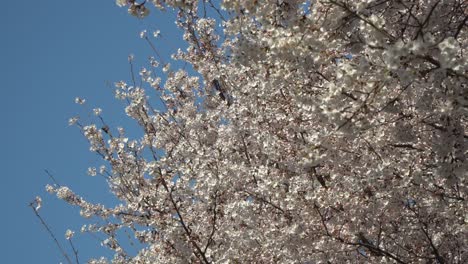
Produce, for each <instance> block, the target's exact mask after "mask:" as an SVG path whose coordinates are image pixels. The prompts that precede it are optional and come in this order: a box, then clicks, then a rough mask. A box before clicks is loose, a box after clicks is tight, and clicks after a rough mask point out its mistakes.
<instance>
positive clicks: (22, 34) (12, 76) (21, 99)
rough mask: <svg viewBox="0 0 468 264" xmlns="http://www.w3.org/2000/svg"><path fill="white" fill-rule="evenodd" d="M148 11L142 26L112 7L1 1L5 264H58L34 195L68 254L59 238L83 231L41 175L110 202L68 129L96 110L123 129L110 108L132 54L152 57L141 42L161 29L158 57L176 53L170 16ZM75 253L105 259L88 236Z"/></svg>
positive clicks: (106, 3) (94, 159) (103, 1)
mask: <svg viewBox="0 0 468 264" xmlns="http://www.w3.org/2000/svg"><path fill="white" fill-rule="evenodd" d="M152 11H153V14H151V16H150V17H149V18H147V19H145V20H143V21H142V20H139V19H136V18H134V17H131V16H130V15H128V14H127V12H126V9H125V8H119V7H117V6H116V5H115V2H114V0H80V1H63V0H46V1H37V0H22V1H2V8H1V9H0V21H1V23H0V33H1V38H0V55H1V56H0V58H1V64H0V67H1V68H0V76H1V81H2V82H1V86H0V87H1V88H0V89H1V97H2V99H3V100H2V102H1V104H0V115H1V125H0V140H1V145H2V148H1V152H0V157H1V159H0V165H1V170H0V177H1V180H2V181H1V184H0V198H1V202H2V206H1V210H0V212H1V215H0V223H1V227H2V228H3V231H2V236H1V239H0V243H1V245H0V253H1V255H0V260H1V262H2V263H60V262H61V261H63V259H62V257H61V255H60V253H59V251H58V250H57V249H56V247H55V245H54V243H53V241H52V239H51V238H50V237H49V236H48V234H47V233H46V231H45V230H44V228H43V227H42V226H41V225H40V223H39V221H38V219H37V218H36V217H35V216H34V214H33V212H32V210H31V209H30V208H29V207H28V203H29V202H30V201H32V200H33V199H34V197H35V196H36V195H40V196H41V197H42V198H43V208H42V209H41V210H40V212H41V214H42V216H43V217H44V219H45V220H46V221H47V223H48V224H49V225H50V226H51V228H52V230H53V231H54V232H55V234H56V236H57V237H58V238H59V240H60V241H61V242H62V243H63V244H64V245H65V246H66V245H67V244H66V241H65V239H64V232H65V230H66V229H67V228H70V229H73V230H76V231H79V229H80V227H81V225H82V224H84V223H86V221H85V220H83V219H82V218H81V217H80V216H79V210H78V208H73V207H70V206H68V205H67V204H65V202H63V201H60V200H58V199H56V198H55V197H54V196H52V195H50V194H47V193H46V192H45V190H44V186H45V185H46V184H47V183H51V180H50V179H49V178H48V176H47V175H46V173H45V172H44V169H47V170H49V171H50V172H51V173H52V174H53V175H54V176H55V178H56V179H57V180H58V181H59V183H60V184H62V185H67V186H70V187H71V188H72V189H73V190H74V191H75V192H76V193H78V194H82V195H83V196H84V197H86V198H87V199H88V200H89V201H91V202H101V201H103V202H107V203H110V204H111V203H112V202H113V201H112V199H111V198H110V197H111V196H110V195H109V193H108V191H107V187H106V183H105V181H104V180H103V179H102V178H100V177H90V176H88V175H87V174H86V171H87V168H88V167H90V166H99V165H101V160H100V158H99V157H98V156H97V155H94V154H93V153H91V152H90V151H89V146H88V143H87V142H86V140H85V139H84V138H83V136H82V135H81V134H80V132H79V130H78V128H76V127H69V126H68V119H69V118H70V117H72V116H74V115H76V114H80V115H81V116H83V115H84V117H85V119H86V116H87V115H88V113H89V112H90V111H91V109H92V108H94V107H101V108H102V109H103V116H104V117H108V121H109V123H110V126H111V127H115V126H118V125H124V126H125V125H126V124H127V123H128V122H129V121H128V120H127V119H125V118H124V114H123V109H124V107H123V103H122V102H120V101H118V100H116V99H114V93H113V83H115V82H117V81H119V80H125V81H129V80H130V71H129V65H128V61H127V57H128V55H129V54H131V53H133V54H135V58H136V64H137V65H142V64H144V63H146V58H147V57H148V56H150V55H152V53H151V50H150V48H149V46H148V45H147V44H146V42H145V41H144V40H142V39H140V38H139V32H140V31H141V30H142V29H145V28H148V29H156V28H158V29H160V30H161V33H162V36H163V40H161V41H160V42H156V46H157V48H158V50H159V52H160V53H161V54H166V55H168V54H170V53H171V51H175V50H176V47H178V46H181V45H182V44H181V42H180V40H178V39H180V34H179V33H178V32H177V30H175V26H174V14H170V13H169V14H166V15H161V14H155V12H154V10H153V9H152ZM171 18H172V19H171ZM166 59H167V57H166ZM138 68H139V67H138V66H137V69H138ZM77 96H79V97H83V98H85V99H87V102H86V105H85V109H86V110H83V108H82V107H81V106H79V105H76V104H75V103H74V98H75V97H77ZM75 245H76V247H77V248H78V250H79V256H80V260H81V262H82V263H85V262H86V261H87V260H88V259H89V258H90V257H92V256H96V257H97V256H100V255H103V254H106V253H107V255H109V254H108V251H107V250H106V249H104V248H102V247H101V246H100V245H99V241H97V240H96V239H93V238H92V237H90V236H89V235H87V234H79V232H77V235H76V240H75Z"/></svg>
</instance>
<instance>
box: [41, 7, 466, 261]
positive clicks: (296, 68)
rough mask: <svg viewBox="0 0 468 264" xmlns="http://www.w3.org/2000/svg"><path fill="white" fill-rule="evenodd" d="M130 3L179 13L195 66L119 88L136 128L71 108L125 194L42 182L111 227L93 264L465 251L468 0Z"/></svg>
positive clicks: (429, 257) (453, 257)
mask: <svg viewBox="0 0 468 264" xmlns="http://www.w3.org/2000/svg"><path fill="white" fill-rule="evenodd" d="M118 4H119V5H120V6H125V7H126V8H129V12H130V13H131V14H133V15H135V16H138V17H143V16H147V15H148V14H149V10H150V8H151V9H152V8H159V9H171V8H172V9H174V10H176V12H177V17H176V23H177V25H178V27H179V28H180V29H182V30H183V32H184V36H183V37H184V40H185V41H186V43H187V45H188V48H187V49H186V50H184V51H182V50H179V51H178V52H177V53H176V54H174V55H173V58H174V59H175V60H181V61H184V62H187V63H188V64H190V65H191V66H192V67H193V69H194V70H193V71H186V70H183V69H175V70H173V69H171V68H170V65H169V64H168V63H164V66H165V68H164V72H165V73H166V74H165V76H159V77H158V76H156V75H155V74H154V70H153V69H151V68H150V69H146V68H144V69H142V70H141V71H140V74H139V77H138V78H141V83H142V85H140V84H139V83H140V82H139V81H135V79H134V80H133V81H129V83H126V82H123V81H121V82H119V83H117V85H116V94H117V96H118V98H120V99H122V100H124V101H126V102H127V103H128V105H127V107H126V108H125V111H126V113H127V115H128V116H129V117H131V118H133V119H134V120H135V121H136V122H137V123H138V125H139V126H140V127H141V128H142V129H143V131H144V136H142V137H141V138H134V139H129V138H128V137H127V136H126V134H125V132H124V130H123V129H121V128H119V129H114V128H110V127H109V126H107V125H106V124H105V123H102V122H101V123H99V122H98V123H96V124H86V125H84V124H81V123H80V121H78V122H77V120H72V121H73V123H75V122H76V124H77V125H78V126H79V127H80V129H81V130H82V132H83V134H84V136H86V138H87V139H88V140H89V142H90V145H91V150H92V151H94V152H96V153H97V154H98V155H100V156H101V157H102V159H103V167H101V168H100V169H90V173H91V174H96V173H99V174H102V175H104V176H105V177H106V178H107V181H108V183H109V187H110V189H111V191H112V193H113V194H114V195H115V197H116V198H117V199H118V200H119V201H120V202H121V203H120V204H119V205H117V206H115V207H112V208H107V207H104V206H102V205H100V204H93V203H90V202H87V201H86V200H85V199H84V198H81V197H79V196H78V195H77V194H75V193H73V192H72V191H71V190H70V189H69V188H67V187H64V186H57V185H50V186H48V190H49V191H50V192H52V193H56V194H57V196H58V197H59V198H61V199H63V200H65V201H66V202H68V203H70V204H72V205H76V206H79V207H80V208H81V212H82V215H83V216H85V217H91V216H97V217H99V218H102V219H104V220H105V221H104V222H105V223H107V224H101V225H89V226H87V227H85V228H84V230H85V231H91V232H101V233H103V234H105V235H106V236H107V237H108V238H107V239H106V240H105V241H104V244H105V245H106V246H107V247H109V248H110V249H112V250H114V251H115V257H114V259H113V260H105V259H96V260H91V261H90V263H107V262H108V261H109V262H113V263H466V262H468V213H467V209H468V208H467V193H468V189H467V181H468V179H467V168H468V167H467V165H468V161H467V157H466V155H467V140H468V134H467V133H468V131H467V129H468V127H467V121H468V120H467V113H468V88H467V85H468V64H467V55H466V52H467V44H468V43H467V37H468V35H467V34H468V32H467V30H466V25H467V19H468V2H467V1H463V0H391V1H389V0H355V1H347V0H317V1H301V0H275V1H273V0H224V1H222V3H221V5H220V6H218V3H217V1H211V0H205V1H202V0H200V1H197V0H151V1H146V2H144V3H137V2H135V1H118ZM145 19H152V16H151V15H149V16H148V17H147V18H145ZM218 24H219V25H220V26H218ZM143 37H144V38H148V37H147V36H146V35H143ZM151 62H152V64H153V66H157V64H158V63H159V62H161V61H158V58H156V59H154V58H152V61H151ZM161 63H162V62H161ZM161 77H162V79H163V80H165V82H164V83H162V81H161ZM135 78H136V77H135ZM158 100H159V101H158ZM156 101H158V102H159V103H160V104H161V105H163V106H164V107H163V108H161V109H158V108H155V107H153V106H152V105H154V102H156ZM96 114H97V115H98V116H99V118H101V114H100V111H99V110H96ZM101 120H103V119H102V118H101ZM120 229H128V230H130V232H131V233H132V235H134V236H135V238H136V239H137V240H138V241H139V242H140V243H141V245H142V247H141V250H140V251H139V252H138V254H137V255H130V254H128V253H126V250H125V248H124V247H123V246H121V243H119V239H118V236H117V232H118V230H120Z"/></svg>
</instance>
